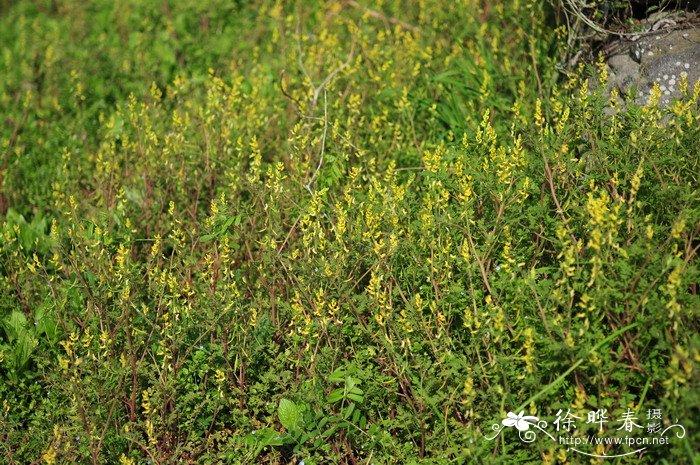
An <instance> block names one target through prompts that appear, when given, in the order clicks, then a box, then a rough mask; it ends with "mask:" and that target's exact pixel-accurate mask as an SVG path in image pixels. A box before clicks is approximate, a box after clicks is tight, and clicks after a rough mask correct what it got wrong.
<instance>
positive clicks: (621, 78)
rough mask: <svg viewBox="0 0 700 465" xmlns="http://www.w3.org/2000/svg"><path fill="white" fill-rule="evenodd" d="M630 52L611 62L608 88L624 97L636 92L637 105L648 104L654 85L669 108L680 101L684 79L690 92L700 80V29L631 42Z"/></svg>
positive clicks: (653, 36)
mask: <svg viewBox="0 0 700 465" xmlns="http://www.w3.org/2000/svg"><path fill="white" fill-rule="evenodd" d="M627 50H628V52H623V53H618V54H616V55H613V56H611V57H610V58H609V59H608V62H607V64H608V69H609V75H610V80H609V85H610V86H611V87H616V88H617V89H618V91H619V92H620V94H621V95H625V94H628V93H629V92H630V91H633V90H636V96H637V97H636V100H635V101H636V103H639V104H645V103H647V102H648V100H649V96H650V91H651V89H652V88H653V86H654V83H655V82H658V83H659V85H660V88H661V94H662V95H661V103H662V104H663V105H666V104H668V103H670V102H672V101H673V100H674V99H677V98H680V96H681V94H680V91H679V84H680V82H681V79H682V78H683V76H685V78H686V79H687V81H688V89H689V91H691V92H692V89H693V85H694V84H695V82H696V81H698V80H700V28H690V29H679V30H672V31H668V30H663V31H659V32H658V33H656V34H653V35H646V36H643V37H641V38H640V39H638V40H637V41H634V42H632V43H631V44H630V46H629V48H627Z"/></svg>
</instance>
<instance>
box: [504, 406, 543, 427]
mask: <svg viewBox="0 0 700 465" xmlns="http://www.w3.org/2000/svg"><path fill="white" fill-rule="evenodd" d="M524 413H525V410H521V411H520V413H519V414H517V415H516V414H514V413H513V412H508V417H507V418H504V419H503V421H502V422H501V423H503V426H507V427H509V428H512V427H513V426H515V427H516V428H518V431H527V430H528V429H530V424H532V423H535V422H537V421H539V418H537V417H533V416H530V415H524Z"/></svg>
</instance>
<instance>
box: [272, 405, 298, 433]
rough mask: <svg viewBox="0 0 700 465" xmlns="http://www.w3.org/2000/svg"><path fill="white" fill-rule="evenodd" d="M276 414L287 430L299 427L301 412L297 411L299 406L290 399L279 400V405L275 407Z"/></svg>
mask: <svg viewBox="0 0 700 465" xmlns="http://www.w3.org/2000/svg"><path fill="white" fill-rule="evenodd" d="M277 416H278V417H279V420H280V423H281V424H282V426H284V428H285V429H286V430H287V431H292V430H295V429H297V428H298V427H299V421H300V420H301V412H299V407H297V405H296V404H295V403H294V402H292V401H291V400H289V399H282V400H280V404H279V407H278V408H277Z"/></svg>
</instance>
